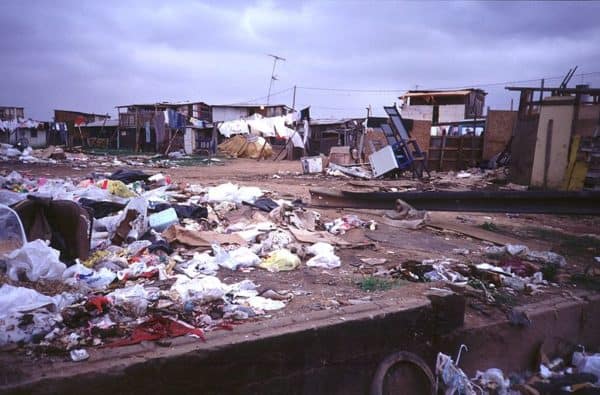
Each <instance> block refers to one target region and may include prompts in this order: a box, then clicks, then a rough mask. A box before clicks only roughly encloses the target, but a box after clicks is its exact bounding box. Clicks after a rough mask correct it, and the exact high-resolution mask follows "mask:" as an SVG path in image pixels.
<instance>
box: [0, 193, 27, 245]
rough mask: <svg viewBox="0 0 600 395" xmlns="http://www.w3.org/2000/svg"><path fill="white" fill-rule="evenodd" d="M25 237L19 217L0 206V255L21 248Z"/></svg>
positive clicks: (2, 205) (12, 211) (11, 210)
mask: <svg viewBox="0 0 600 395" xmlns="http://www.w3.org/2000/svg"><path fill="white" fill-rule="evenodd" d="M26 242H27V236H26V235H25V230H24V229H23V224H22V223H21V219H20V218H19V215H18V214H17V213H16V212H15V211H14V210H13V209H11V208H10V207H8V206H5V205H4V204H0V243H2V244H1V245H0V254H2V253H3V252H5V251H10V250H13V249H15V248H19V247H22V246H23V245H24V244H25V243H26Z"/></svg>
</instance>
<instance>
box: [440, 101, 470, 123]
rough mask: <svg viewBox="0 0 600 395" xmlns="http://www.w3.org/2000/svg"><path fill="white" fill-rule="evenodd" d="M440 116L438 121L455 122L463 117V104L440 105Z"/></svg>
mask: <svg viewBox="0 0 600 395" xmlns="http://www.w3.org/2000/svg"><path fill="white" fill-rule="evenodd" d="M439 108H440V116H439V120H438V122H440V123H442V122H455V121H462V120H463V119H465V105H464V104H448V105H445V106H440V107H439Z"/></svg>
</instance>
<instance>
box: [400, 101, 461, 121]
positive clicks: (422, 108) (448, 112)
mask: <svg viewBox="0 0 600 395" xmlns="http://www.w3.org/2000/svg"><path fill="white" fill-rule="evenodd" d="M400 115H401V116H402V118H405V119H414V120H419V121H432V120H433V106H430V105H414V106H413V105H406V106H404V107H402V108H401V109H400ZM463 119H465V105H464V104H447V105H441V106H439V119H438V122H455V121H462V120H463Z"/></svg>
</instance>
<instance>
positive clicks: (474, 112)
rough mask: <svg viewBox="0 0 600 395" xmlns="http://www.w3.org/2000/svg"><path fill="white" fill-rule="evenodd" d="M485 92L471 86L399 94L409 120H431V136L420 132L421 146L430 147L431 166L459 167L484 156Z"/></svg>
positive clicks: (426, 148)
mask: <svg viewBox="0 0 600 395" xmlns="http://www.w3.org/2000/svg"><path fill="white" fill-rule="evenodd" d="M486 95H487V93H486V92H485V91H483V90H481V89H475V88H470V89H462V90H451V91H444V90H436V91H426V90H410V91H408V92H406V93H405V94H404V95H402V96H400V97H399V99H400V103H401V104H400V107H399V110H400V114H401V116H402V118H403V119H404V120H405V121H407V123H410V122H411V121H413V122H419V123H422V122H430V123H431V124H430V132H429V136H430V137H429V139H427V136H424V135H422V133H420V132H421V131H422V129H421V128H419V132H418V133H417V134H418V135H419V139H420V141H419V146H420V147H421V148H422V149H424V150H427V151H428V166H429V169H431V170H459V169H463V168H466V167H470V166H475V165H477V164H478V163H479V162H480V161H481V160H482V152H483V137H482V134H483V133H484V130H485V124H486V120H485V115H484V105H485V96H486ZM411 126H412V125H409V127H407V128H408V129H409V130H410V129H411V128H412V127H411ZM413 137H414V136H413ZM427 140H429V141H427Z"/></svg>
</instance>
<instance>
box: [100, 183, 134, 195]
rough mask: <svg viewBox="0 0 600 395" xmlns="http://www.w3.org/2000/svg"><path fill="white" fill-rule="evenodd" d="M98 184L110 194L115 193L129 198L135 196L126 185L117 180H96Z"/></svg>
mask: <svg viewBox="0 0 600 395" xmlns="http://www.w3.org/2000/svg"><path fill="white" fill-rule="evenodd" d="M98 186H99V187H100V188H102V189H106V190H107V191H108V192H109V193H111V194H112V195H116V196H119V197H122V198H130V197H134V196H136V195H135V193H134V192H133V191H131V190H130V189H129V188H127V185H125V184H124V183H123V182H121V181H118V180H103V181H100V182H98Z"/></svg>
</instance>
